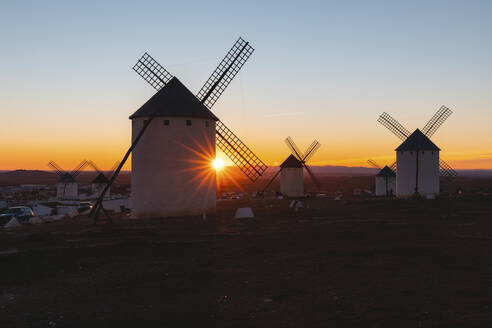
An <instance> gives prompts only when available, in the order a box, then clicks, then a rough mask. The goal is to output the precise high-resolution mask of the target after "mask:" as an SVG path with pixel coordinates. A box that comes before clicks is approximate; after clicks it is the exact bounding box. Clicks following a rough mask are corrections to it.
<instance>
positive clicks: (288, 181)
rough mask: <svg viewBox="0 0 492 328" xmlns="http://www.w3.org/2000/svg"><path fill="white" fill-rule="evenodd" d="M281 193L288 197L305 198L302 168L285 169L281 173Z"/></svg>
mask: <svg viewBox="0 0 492 328" xmlns="http://www.w3.org/2000/svg"><path fill="white" fill-rule="evenodd" d="M280 192H281V193H282V195H284V196H286V197H302V196H304V180H303V171H302V167H295V168H285V169H282V171H280Z"/></svg>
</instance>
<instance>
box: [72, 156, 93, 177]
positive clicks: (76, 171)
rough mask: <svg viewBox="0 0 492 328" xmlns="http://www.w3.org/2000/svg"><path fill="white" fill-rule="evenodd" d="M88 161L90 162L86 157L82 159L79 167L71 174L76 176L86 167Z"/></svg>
mask: <svg viewBox="0 0 492 328" xmlns="http://www.w3.org/2000/svg"><path fill="white" fill-rule="evenodd" d="M88 163H89V162H87V161H86V160H85V159H84V160H82V162H80V163H79V165H77V167H76V168H75V169H74V170H73V171H72V172H71V173H70V175H71V176H72V177H74V178H75V177H76V176H77V175H78V174H79V173H80V170H82V169H83V168H84V167H86V166H87V164H88Z"/></svg>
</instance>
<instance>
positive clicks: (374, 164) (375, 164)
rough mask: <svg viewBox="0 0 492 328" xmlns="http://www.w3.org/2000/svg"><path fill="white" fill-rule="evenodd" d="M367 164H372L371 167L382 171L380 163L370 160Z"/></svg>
mask: <svg viewBox="0 0 492 328" xmlns="http://www.w3.org/2000/svg"><path fill="white" fill-rule="evenodd" d="M367 163H369V164H371V166H373V167H374V168H376V169H378V170H381V169H382V167H381V166H380V165H379V164H378V163H376V162H375V161H373V160H372V159H368V160H367Z"/></svg>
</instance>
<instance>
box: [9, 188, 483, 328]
mask: <svg viewBox="0 0 492 328" xmlns="http://www.w3.org/2000/svg"><path fill="white" fill-rule="evenodd" d="M491 201H492V197H490V196H476V197H470V198H451V199H437V200H420V201H417V200H388V199H354V200H342V201H334V200H332V199H324V198H317V199H306V200H305V201H304V205H306V206H307V205H309V208H305V209H303V210H300V211H298V212H295V211H293V210H291V209H289V207H288V205H289V201H288V200H277V199H262V200H227V201H221V202H219V203H218V212H217V215H216V217H214V218H211V217H209V218H208V219H207V220H206V221H204V220H202V219H201V218H180V219H153V220H129V219H127V218H126V217H124V216H121V217H120V218H117V219H115V222H114V223H113V224H110V223H109V222H107V221H104V222H100V223H99V224H98V225H96V226H94V225H93V224H92V221H91V220H89V219H88V218H87V217H78V218H74V219H67V220H64V221H59V222H53V223H46V224H42V225H37V226H25V227H22V228H20V229H18V230H15V231H0V278H1V279H0V327H54V326H56V327H149V326H157V325H159V326H161V327H185V326H214V327H491V326H492V309H491V306H492V304H491V300H492V261H491V249H492V223H491V222H492V221H491V219H492V217H491V213H492V202H491ZM244 206H250V207H252V208H253V211H254V212H255V215H256V218H255V219H248V220H242V221H238V220H234V219H233V215H234V210H235V209H236V208H238V207H244Z"/></svg>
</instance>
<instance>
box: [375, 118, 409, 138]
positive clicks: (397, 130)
mask: <svg viewBox="0 0 492 328" xmlns="http://www.w3.org/2000/svg"><path fill="white" fill-rule="evenodd" d="M378 122H379V123H381V124H382V125H384V126H385V127H386V128H387V129H388V130H390V131H391V132H393V133H394V134H395V135H396V136H397V137H398V138H400V139H401V140H405V139H406V138H408V137H409V136H410V131H408V130H407V129H406V128H405V127H404V126H403V125H401V124H400V123H399V122H398V121H397V120H395V119H394V118H393V117H391V115H389V114H388V113H386V112H384V113H383V114H381V116H379V118H378Z"/></svg>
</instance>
